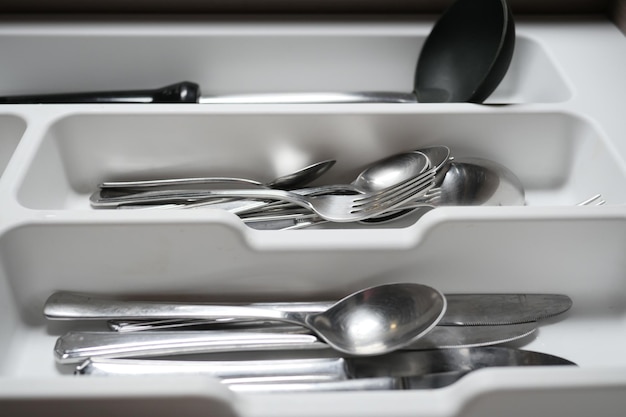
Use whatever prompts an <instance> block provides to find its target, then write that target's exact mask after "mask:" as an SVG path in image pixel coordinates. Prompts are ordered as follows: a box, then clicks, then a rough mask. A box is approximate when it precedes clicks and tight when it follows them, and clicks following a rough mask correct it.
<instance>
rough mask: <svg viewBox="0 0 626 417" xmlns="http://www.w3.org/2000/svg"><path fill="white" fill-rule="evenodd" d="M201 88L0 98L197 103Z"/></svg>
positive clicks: (2, 100)
mask: <svg viewBox="0 0 626 417" xmlns="http://www.w3.org/2000/svg"><path fill="white" fill-rule="evenodd" d="M199 99H200V86H199V85H198V84H196V83H193V82H190V81H183V82H179V83H176V84H172V85H168V86H165V87H161V88H156V89H153V90H127V91H95V92H85V93H63V94H43V95H24V96H8V97H0V104H44V103H45V104H50V103H197V102H198V101H199Z"/></svg>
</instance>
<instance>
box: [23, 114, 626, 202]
mask: <svg viewBox="0 0 626 417" xmlns="http://www.w3.org/2000/svg"><path fill="white" fill-rule="evenodd" d="M432 145H444V146H447V147H449V148H450V149H451V153H452V155H453V157H460V158H462V157H480V158H486V159H490V160H493V161H496V162H499V163H500V164H502V165H504V166H505V167H508V168H509V169H510V170H511V171H513V173H514V174H515V175H516V176H517V177H518V178H519V179H520V181H521V182H522V184H523V186H524V189H525V191H526V199H527V204H528V205H544V206H545V205H575V204H576V203H577V202H580V201H583V200H585V199H587V198H588V197H591V196H592V195H594V194H597V193H601V194H602V195H603V196H604V198H605V199H606V200H607V201H608V202H609V203H615V204H616V203H622V202H624V201H626V190H624V189H623V188H622V187H616V186H615V184H619V183H621V182H623V181H626V170H624V168H623V166H622V165H621V162H620V161H619V160H618V159H616V158H615V156H614V155H613V154H612V153H611V151H610V148H609V147H608V146H609V145H608V144H607V141H606V138H605V137H604V136H603V135H602V134H601V133H600V132H598V130H597V129H596V128H595V126H594V125H592V124H590V123H589V122H588V121H587V120H585V119H584V118H581V117H578V116H576V115H575V114H568V113H560V112H559V113H553V112H540V113H537V112H522V113H520V112H508V111H506V110H504V111H498V112H496V111H492V112H485V111H478V112H473V111H470V112H449V111H444V112H442V111H437V110H433V111H430V112H424V113H418V114H410V113H393V112H391V113H390V112H363V113H353V112H350V113H347V114H346V113H344V112H342V111H336V112H333V113H331V114H320V113H317V112H315V113H311V112H306V111H303V112H289V113H284V112H280V111H279V112H266V111H263V110H257V111H255V112H254V113H248V112H246V113H238V112H223V111H220V112H217V113H209V114H201V113H197V112H196V113H189V112H187V113H180V112H177V113H161V114H154V113H152V114H146V113H143V112H141V113H135V112H133V113H132V114H129V113H126V114H78V115H72V116H68V117H65V118H62V119H60V120H57V121H55V122H54V123H53V124H52V125H51V126H50V127H49V129H48V130H47V131H46V132H45V134H44V135H43V138H42V140H41V143H40V146H39V148H38V150H37V152H36V153H35V156H34V158H33V159H32V161H31V163H30V164H29V166H28V167H26V173H25V176H24V180H23V182H22V183H21V185H20V187H19V190H18V200H19V202H20V203H21V204H22V205H23V206H24V207H27V208H31V209H38V210H50V209H52V210H68V209H69V210H72V209H89V208H90V206H89V196H90V194H91V193H93V192H95V191H96V190H97V189H98V184H100V183H102V182H104V181H115V180H133V179H159V178H184V177H203V176H217V177H241V178H252V179H257V180H260V181H262V182H266V181H271V180H272V179H273V178H276V177H278V176H281V175H286V174H288V173H290V172H293V171H295V170H297V169H299V168H301V167H304V166H307V165H309V164H312V163H314V162H317V161H321V160H325V159H335V160H336V161H337V163H336V164H335V166H334V167H332V168H331V169H330V170H329V171H328V172H327V173H325V174H324V175H322V176H321V177H320V178H319V179H318V180H317V181H316V183H317V184H347V183H349V182H351V181H353V179H354V178H355V177H356V176H357V175H358V173H359V172H361V171H362V170H363V169H364V168H365V167H366V166H367V165H369V164H370V163H372V162H373V161H376V160H379V159H381V158H384V157H387V156H390V155H393V154H396V153H400V152H407V151H412V150H414V149H418V148H423V147H427V146H432ZM43 190H45V192H42V191H43Z"/></svg>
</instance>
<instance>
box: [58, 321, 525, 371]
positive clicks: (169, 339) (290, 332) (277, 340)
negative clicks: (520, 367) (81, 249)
mask: <svg viewBox="0 0 626 417" xmlns="http://www.w3.org/2000/svg"><path fill="white" fill-rule="evenodd" d="M535 331H536V323H522V324H511V325H501V326H474V327H460V326H436V327H435V328H433V329H432V330H431V331H429V332H428V333H427V334H425V335H424V336H422V337H420V338H419V339H417V340H415V341H413V342H412V343H411V344H409V345H407V346H405V347H404V348H403V349H404V350H425V349H435V348H437V349H454V348H469V347H478V346H490V345H497V344H503V343H507V342H511V341H514V340H519V339H522V338H524V337H526V336H529V335H531V334H533V333H534V332H535ZM329 348H330V346H329V345H328V344H326V343H323V342H321V341H319V340H318V339H317V338H316V337H315V336H312V335H310V334H303V332H302V328H298V327H296V328H293V327H292V326H284V327H280V326H267V327H261V326H252V327H249V328H247V329H246V328H245V327H241V326H239V327H233V328H231V329H229V330H215V329H213V330H198V331H193V330H187V331H143V332H124V333H116V332H69V333H67V334H65V335H63V336H61V337H60V338H59V339H58V340H57V343H56V344H55V348H54V351H55V358H56V360H57V362H59V363H76V362H79V361H82V360H84V359H87V358H129V357H131V358H139V357H156V356H158V357H162V356H171V355H183V354H195V353H215V352H238V351H259V350H272V351H283V352H285V351H287V350H290V351H294V350H310V349H329Z"/></svg>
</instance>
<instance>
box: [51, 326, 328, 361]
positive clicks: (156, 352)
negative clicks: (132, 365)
mask: <svg viewBox="0 0 626 417" xmlns="http://www.w3.org/2000/svg"><path fill="white" fill-rule="evenodd" d="M119 336H131V337H119ZM279 349H281V350H286V349H292V350H295V349H328V345H326V344H325V343H322V342H320V341H319V340H318V339H317V337H315V336H313V335H310V334H278V333H256V332H230V331H224V332H220V331H215V332H156V333H155V332H151V333H148V332H140V333H124V334H120V333H113V332H69V333H67V334H65V335H64V336H62V337H60V338H59V339H58V340H57V342H56V344H55V347H54V354H55V358H56V360H57V362H59V363H77V362H81V361H83V360H85V359H87V358H95V357H105V358H106V357H117V358H123V357H141V356H168V355H181V354H191V353H212V352H234V351H255V350H279Z"/></svg>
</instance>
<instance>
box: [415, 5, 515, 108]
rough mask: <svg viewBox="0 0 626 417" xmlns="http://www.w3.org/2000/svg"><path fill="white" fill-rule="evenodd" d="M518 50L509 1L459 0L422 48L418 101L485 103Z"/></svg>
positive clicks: (416, 79)
mask: <svg viewBox="0 0 626 417" xmlns="http://www.w3.org/2000/svg"><path fill="white" fill-rule="evenodd" d="M514 49H515V22H514V20H513V15H512V13H511V9H510V8H509V6H508V5H507V3H506V0H457V1H456V2H455V3H453V4H452V5H451V6H450V7H449V8H448V10H446V12H445V13H444V14H443V15H442V16H441V18H440V19H439V20H438V21H437V23H436V24H435V26H434V27H433V29H432V31H431V33H430V35H429V36H428V38H427V39H426V42H425V43H424V46H423V47H422V51H421V53H420V56H419V60H418V64H417V70H416V71H415V94H416V95H417V101H418V102H427V103H439V102H448V103H451V102H473V103H482V102H483V101H484V100H485V99H486V98H487V97H489V95H491V93H492V92H493V91H494V90H495V89H496V87H497V86H498V85H499V84H500V81H502V79H503V78H504V76H505V74H506V72H507V70H508V69H509V65H510V63H511V59H512V57H513V50H514Z"/></svg>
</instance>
